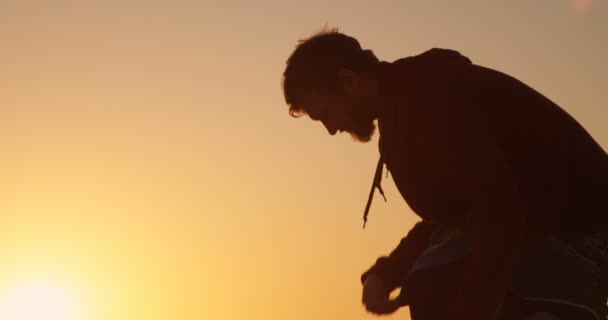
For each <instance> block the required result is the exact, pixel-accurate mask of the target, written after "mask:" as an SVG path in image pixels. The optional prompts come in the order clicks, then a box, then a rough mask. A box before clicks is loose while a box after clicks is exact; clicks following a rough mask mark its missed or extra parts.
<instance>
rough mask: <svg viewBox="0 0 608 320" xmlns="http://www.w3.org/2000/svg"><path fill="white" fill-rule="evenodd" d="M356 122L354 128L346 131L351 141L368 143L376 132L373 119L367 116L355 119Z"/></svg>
mask: <svg viewBox="0 0 608 320" xmlns="http://www.w3.org/2000/svg"><path fill="white" fill-rule="evenodd" d="M357 118H358V121H357V124H356V127H354V128H352V129H351V130H348V133H350V136H351V137H352V138H353V140H355V141H358V142H369V141H371V140H372V137H373V136H374V132H375V131H376V125H375V124H374V118H373V117H371V116H369V115H364V116H360V117H357Z"/></svg>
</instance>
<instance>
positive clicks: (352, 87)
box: [337, 68, 359, 92]
mask: <svg viewBox="0 0 608 320" xmlns="http://www.w3.org/2000/svg"><path fill="white" fill-rule="evenodd" d="M337 75H338V81H339V82H340V87H341V88H342V91H343V92H355V91H357V90H358V87H359V86H358V81H357V80H358V78H357V73H356V72H354V71H352V70H350V69H346V68H340V69H338V73H337Z"/></svg>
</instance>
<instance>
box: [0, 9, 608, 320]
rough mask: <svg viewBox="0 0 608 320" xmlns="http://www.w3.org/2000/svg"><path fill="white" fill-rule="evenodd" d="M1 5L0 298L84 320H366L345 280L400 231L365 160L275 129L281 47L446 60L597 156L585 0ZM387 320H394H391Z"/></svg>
mask: <svg viewBox="0 0 608 320" xmlns="http://www.w3.org/2000/svg"><path fill="white" fill-rule="evenodd" d="M376 3H377V5H376V6H375V7H370V4H371V2H369V1H343V0H340V1H329V2H328V1H321V0H315V1H307V2H294V1H285V0H283V1H278V0H273V1H271V0H261V1H257V2H256V4H255V5H252V4H251V2H250V1H180V0H176V1H129V2H128V4H125V1H114V0H107V1H103V2H94V1H63V0H61V1H60V0H58V1H12V0H8V1H6V0H5V1H3V2H2V3H1V4H0V39H2V50H1V51H0V146H1V147H2V160H0V178H1V180H2V183H1V184H0V212H1V214H0V250H1V251H2V252H3V254H2V255H0V293H1V292H3V291H4V290H6V289H7V288H10V287H11V286H13V285H15V284H18V283H19V282H20V281H28V279H30V278H40V277H42V278H48V279H50V280H52V281H54V282H56V283H61V284H62V285H63V286H65V288H67V289H69V290H71V291H72V292H74V295H76V296H78V297H79V299H78V300H79V301H81V303H82V304H83V305H85V306H86V308H84V309H85V313H84V316H83V319H86V320H89V319H90V320H106V319H113V320H128V319H149V320H156V319H222V320H224V319H226V320H232V319H235V320H236V319H244V318H246V319H270V320H273V319H276V320H278V319H293V320H304V319H307V320H308V319H317V320H333V319H374V318H375V317H374V316H372V315H368V314H366V313H365V312H364V309H363V308H362V306H361V304H360V285H359V282H358V279H359V275H360V274H361V272H362V271H364V270H365V269H366V268H367V267H368V266H369V265H370V264H371V263H372V262H373V261H374V260H375V258H376V257H377V256H378V255H380V254H384V253H387V252H388V251H390V250H391V249H392V248H393V246H394V245H396V244H397V243H398V241H399V239H400V238H401V236H402V235H404V234H405V232H407V230H408V229H409V228H410V227H411V225H412V224H413V223H414V222H415V221H416V220H417V218H416V216H415V215H414V214H413V213H412V212H411V211H410V210H409V208H408V207H407V206H406V205H405V203H404V202H403V201H402V200H401V198H400V196H399V194H398V193H397V191H396V189H395V188H394V185H393V184H392V181H390V179H388V180H385V182H384V185H385V189H386V193H387V197H388V199H389V202H388V203H384V202H382V201H380V199H381V198H379V197H378V198H376V201H375V202H374V205H373V207H372V212H371V215H370V221H369V223H368V227H367V228H366V230H365V231H363V230H362V229H361V224H362V218H361V217H362V213H363V208H364V205H365V201H366V199H367V193H368V191H369V186H370V183H371V178H372V176H373V171H374V169H375V164H376V161H377V155H378V153H377V149H376V141H377V140H374V141H372V142H371V143H369V144H358V143H354V142H352V141H351V139H350V138H349V137H348V136H346V135H343V136H336V137H329V136H327V133H326V131H325V129H324V128H322V126H321V125H320V124H319V123H313V122H312V121H306V120H304V119H299V120H294V119H292V118H291V117H289V116H288V114H287V109H286V106H285V105H284V102H283V98H282V94H281V90H280V75H281V73H282V71H283V68H284V63H285V60H286V58H287V57H288V55H289V54H290V53H291V50H292V49H293V46H294V44H295V43H296V41H297V40H298V39H299V38H302V37H305V36H307V35H309V34H311V33H313V32H315V31H317V30H319V29H320V28H321V27H323V26H324V25H325V24H328V25H330V26H335V27H340V28H341V30H342V31H343V32H345V33H347V34H349V35H352V36H355V37H356V38H358V39H359V40H360V42H361V44H362V46H363V47H364V48H370V49H372V50H374V52H375V53H376V54H377V55H378V56H379V57H380V58H381V59H385V60H390V61H392V60H394V59H397V58H400V57H404V56H409V55H414V54H418V53H420V52H422V51H424V50H427V49H429V48H431V47H443V48H452V49H456V50H459V51H460V52H462V53H463V54H465V55H467V56H468V57H470V58H471V59H472V60H473V61H474V62H475V63H478V64H481V65H485V66H488V67H491V68H496V69H499V70H502V71H505V72H507V73H509V74H512V75H514V76H516V77H517V78H519V79H520V80H522V81H524V82H526V83H528V84H529V85H531V86H533V87H534V88H536V89H537V90H539V91H540V92H541V93H543V94H545V95H546V96H548V97H549V98H551V99H552V100H553V101H555V102H557V103H558V104H560V105H561V106H562V107H563V108H564V109H566V110H567V111H568V112H570V113H571V114H572V115H573V116H574V117H575V118H577V119H578V120H579V121H580V122H581V123H582V124H583V125H584V126H585V127H586V128H587V129H588V130H589V131H590V132H591V133H592V134H593V135H594V137H595V138H596V139H597V140H598V142H600V144H601V145H602V146H603V147H604V148H605V149H606V148H607V146H608V127H607V126H606V125H605V123H606V119H607V118H608V117H607V115H608V111H607V110H608V109H607V106H608V95H607V94H606V88H605V86H606V83H608V64H607V63H606V60H605V59H606V57H608V42H607V41H606V40H605V39H606V38H605V36H606V34H605V33H606V30H608V7H607V4H606V2H604V1H597V0H596V1H591V0H587V1H578V0H572V1H565V0H564V1H553V0H539V1H533V2H530V1H523V0H521V1H520V0H518V1H510V2H508V3H506V2H505V3H503V4H497V3H495V2H492V3H490V2H488V1H481V0H466V1H458V2H456V1H437V0H431V1H381V2H376ZM385 319H407V312H406V311H400V312H399V313H398V314H396V315H394V316H391V317H387V318H385Z"/></svg>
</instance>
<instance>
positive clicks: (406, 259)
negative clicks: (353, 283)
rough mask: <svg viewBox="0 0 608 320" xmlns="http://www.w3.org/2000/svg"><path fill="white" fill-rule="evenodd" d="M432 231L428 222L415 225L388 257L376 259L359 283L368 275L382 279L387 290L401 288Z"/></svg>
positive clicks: (432, 228) (432, 227) (431, 226)
mask: <svg viewBox="0 0 608 320" xmlns="http://www.w3.org/2000/svg"><path fill="white" fill-rule="evenodd" d="M433 230H434V226H433V225H432V224H431V223H430V222H426V221H421V222H418V223H416V225H414V227H413V228H412V229H411V230H410V231H409V232H408V234H407V236H405V237H404V238H403V239H401V241H400V242H399V245H398V246H397V247H396V248H395V249H393V251H392V252H391V253H390V254H389V255H388V256H382V257H380V258H378V260H376V263H375V264H374V265H373V266H372V267H371V268H370V269H369V270H367V271H366V272H365V273H363V275H361V283H362V284H363V283H365V280H366V278H367V276H368V275H370V274H375V275H377V276H378V277H380V278H382V280H383V281H384V284H385V285H386V286H387V287H388V288H389V289H394V288H397V287H399V286H401V284H402V283H401V282H402V281H403V279H404V276H405V275H406V274H407V272H408V270H409V269H410V268H411V267H412V265H413V264H414V262H415V261H416V258H418V256H419V255H420V254H421V253H422V252H423V251H424V250H425V249H426V247H427V245H428V242H429V239H430V237H431V233H432V232H433Z"/></svg>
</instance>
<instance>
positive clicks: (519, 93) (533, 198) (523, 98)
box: [380, 52, 608, 238]
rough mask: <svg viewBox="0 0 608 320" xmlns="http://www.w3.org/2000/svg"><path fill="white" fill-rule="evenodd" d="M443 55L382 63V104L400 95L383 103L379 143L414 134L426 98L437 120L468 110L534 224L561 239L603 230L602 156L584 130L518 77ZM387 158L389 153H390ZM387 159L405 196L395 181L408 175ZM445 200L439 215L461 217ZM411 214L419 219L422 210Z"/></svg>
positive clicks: (607, 177) (605, 188) (607, 194)
mask: <svg viewBox="0 0 608 320" xmlns="http://www.w3.org/2000/svg"><path fill="white" fill-rule="evenodd" d="M449 56H450V57H448V59H441V58H439V59H435V60H433V61H432V62H431V61H430V60H431V59H427V60H429V61H424V59H417V58H416V57H414V58H410V59H403V60H399V61H397V62H395V63H393V64H391V65H388V64H384V65H383V68H382V70H383V71H382V77H383V78H384V79H383V80H382V83H383V90H384V91H383V94H384V95H386V96H387V97H389V98H388V100H385V101H393V102H394V101H395V100H394V96H397V95H398V96H400V97H403V99H401V98H399V99H397V100H399V101H401V102H402V103H401V104H399V105H398V104H394V103H393V104H391V102H388V103H387V106H385V108H387V110H385V111H384V112H385V116H386V117H385V118H392V119H391V120H387V119H385V120H382V119H381V123H380V129H381V133H383V135H382V137H383V140H387V141H388V142H387V144H388V145H390V144H391V141H392V142H393V143H394V141H395V140H394V139H391V138H390V137H387V136H389V135H394V134H396V135H408V134H409V135H415V134H416V133H415V132H408V128H415V127H416V125H420V124H416V125H413V124H412V123H408V120H409V119H408V118H410V115H411V114H412V112H418V111H416V110H415V108H427V107H428V105H429V104H431V103H432V104H433V108H434V110H433V111H430V112H436V113H437V114H436V116H437V117H440V116H442V114H441V113H443V112H444V111H445V115H449V114H454V112H456V113H457V112H459V110H464V109H466V108H469V110H470V108H473V109H474V111H475V112H479V113H480V114H482V115H483V118H484V119H486V120H487V121H488V124H489V126H490V127H491V128H492V131H493V132H494V134H495V138H496V141H497V143H498V144H500V148H501V149H502V150H503V152H504V154H505V157H506V158H507V160H508V162H509V164H510V165H511V170H512V172H513V174H514V176H515V179H516V181H517V184H518V187H519V189H520V192H521V194H522V196H523V198H524V201H525V203H526V205H527V207H528V212H529V216H528V222H529V224H530V225H531V226H532V227H533V228H535V229H537V230H539V231H546V232H549V233H552V234H555V235H558V236H560V237H565V238H569V237H578V236H580V235H583V234H587V233H589V232H593V231H597V229H598V228H602V227H603V228H607V227H608V223H607V219H608V205H607V199H608V155H607V154H606V152H605V151H604V150H603V149H602V148H601V147H600V146H599V145H598V144H597V143H596V142H595V141H594V140H593V138H592V137H591V136H590V135H589V134H588V133H587V132H586V131H585V129H584V128H583V127H582V126H581V125H580V124H579V123H578V122H576V120H574V119H573V118H572V117H571V116H569V115H568V114H567V113H566V112H565V111H564V110H562V109H561V108H560V107H558V106H557V105H556V104H554V103H553V102H552V101H550V100H549V99H547V98H546V97H544V96H542V95H541V94H540V93H538V92H536V91H535V90H533V89H532V88H530V87H528V86H526V85H525V84H523V83H521V82H520V81H518V80H516V79H514V78H512V77H510V76H508V75H505V74H503V73H500V72H497V71H494V70H491V69H488V68H484V67H480V66H476V65H473V64H471V63H468V62H467V61H464V60H463V59H462V56H460V57H456V56H454V54H453V52H452V53H450V54H449ZM416 60H418V61H416ZM391 96H392V97H393V98H390V97H391ZM391 108H397V110H391ZM403 108H406V109H407V110H404V109H403ZM419 110H422V112H426V111H424V110H423V109H419ZM411 118H416V117H411ZM422 125H424V124H422ZM429 125H430V124H429ZM387 148H391V147H390V146H388V147H387ZM387 155H388V157H389V158H390V152H388V153H387ZM404 157H407V155H405V156H404ZM390 161H391V160H390V159H387V165H389V169H391V171H393V175H395V181H396V183H397V185H398V187H399V189H400V191H402V193H404V192H403V190H404V189H406V188H407V187H404V186H403V183H404V182H401V183H400V181H404V180H405V179H407V177H405V176H403V177H401V178H402V179H400V177H399V175H400V174H402V175H403V171H400V170H399V169H397V168H396V166H395V165H393V166H392V168H391V166H390ZM432 161H433V159H429V162H430V163H432ZM395 169H396V170H395ZM408 174H411V173H408ZM400 184H401V186H400ZM415 187H416V186H411V188H415ZM429 190H430V189H429ZM406 193H407V192H406ZM428 193H432V192H428ZM413 197H416V196H413ZM424 197H427V198H429V200H428V201H427V202H428V203H430V202H431V201H442V197H441V194H426V195H424ZM404 198H406V200H407V201H408V203H410V205H412V204H415V203H417V202H418V203H423V202H424V201H419V200H418V199H412V194H410V195H409V198H410V199H408V195H406V194H404ZM430 199H433V200H430ZM445 200H446V202H447V204H446V205H445V206H444V207H443V208H441V209H440V211H445V212H443V213H442V215H443V214H445V215H462V214H463V213H462V212H458V208H457V206H456V207H455V208H453V210H451V212H447V211H448V210H450V208H449V206H450V205H452V204H454V205H455V203H450V201H449V197H446V198H445ZM435 206H440V205H435ZM423 207H424V206H421V208H423ZM414 210H415V211H416V208H414ZM420 211H425V210H424V209H422V210H420ZM429 211H430V210H429ZM417 213H418V214H420V215H421V216H422V217H425V212H417ZM434 214H436V213H434ZM453 218H454V217H449V218H448V220H452V219H453ZM456 219H457V220H458V218H456ZM431 220H432V217H431ZM446 221H447V220H446Z"/></svg>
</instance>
